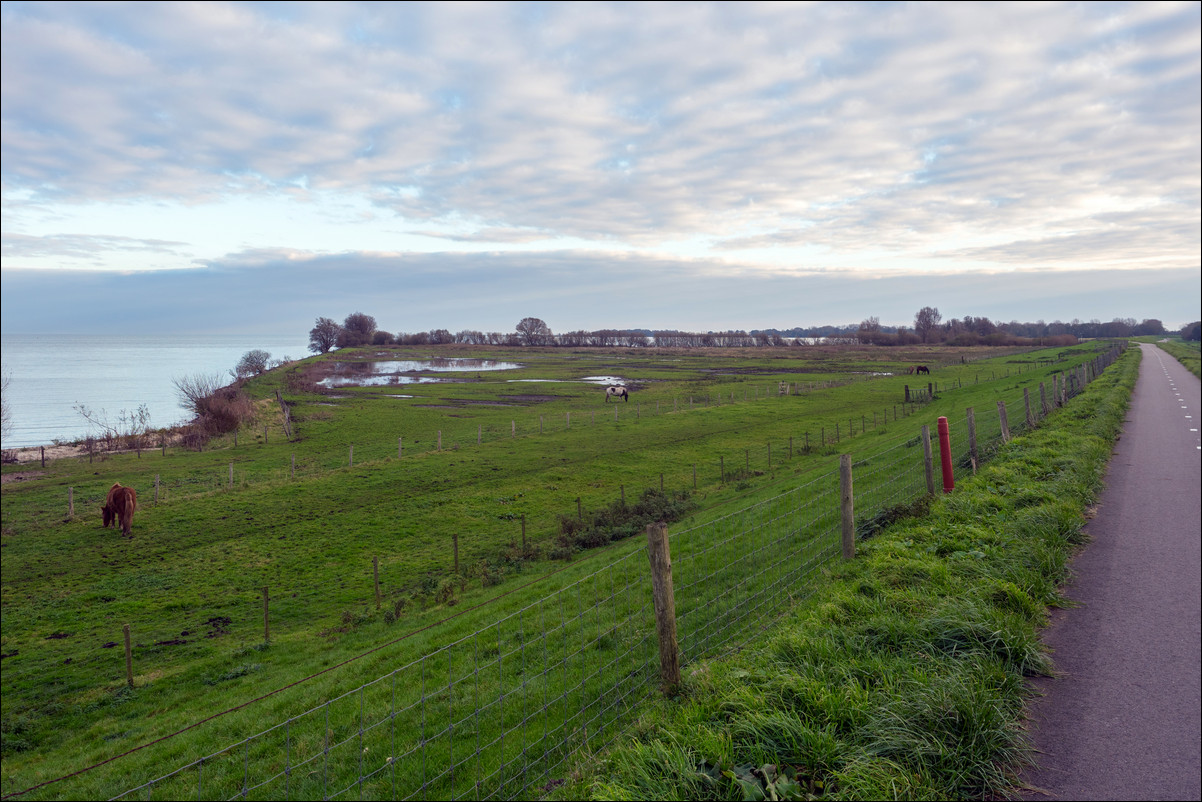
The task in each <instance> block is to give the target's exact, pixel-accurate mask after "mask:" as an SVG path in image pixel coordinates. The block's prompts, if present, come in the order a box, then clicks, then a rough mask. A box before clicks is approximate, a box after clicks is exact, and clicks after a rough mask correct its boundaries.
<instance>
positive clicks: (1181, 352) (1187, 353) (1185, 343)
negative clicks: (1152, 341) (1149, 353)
mask: <svg viewBox="0 0 1202 802" xmlns="http://www.w3.org/2000/svg"><path fill="white" fill-rule="evenodd" d="M1156 344H1157V345H1158V346H1160V348H1161V350H1162V351H1165V352H1167V353H1168V354H1169V355H1171V356H1172V357H1173V358H1174V359H1176V360H1177V361H1178V362H1180V363H1181V364H1182V365H1185V367H1186V369H1187V370H1189V372H1190V373H1192V374H1194V375H1195V376H1197V377H1199V378H1202V373H1200V372H1199V371H1200V370H1202V355H1200V353H1199V347H1198V345H1199V344H1198V341H1197V340H1166V339H1158V340H1157V341H1156Z"/></svg>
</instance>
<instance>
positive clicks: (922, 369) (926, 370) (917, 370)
mask: <svg viewBox="0 0 1202 802" xmlns="http://www.w3.org/2000/svg"><path fill="white" fill-rule="evenodd" d="M914 372H915V373H925V374H927V375H928V376H929V375H931V369H930V368H928V367H927V366H926V365H915V366H914Z"/></svg>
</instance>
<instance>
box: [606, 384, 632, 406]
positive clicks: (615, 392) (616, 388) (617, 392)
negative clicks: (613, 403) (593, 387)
mask: <svg viewBox="0 0 1202 802" xmlns="http://www.w3.org/2000/svg"><path fill="white" fill-rule="evenodd" d="M611 398H620V399H622V400H623V401H629V400H630V393H629V392H627V391H626V388H625V387H623V386H621V385H620V384H611V385H610V386H608V387H606V388H605V403H607V404H608V403H609V399H611Z"/></svg>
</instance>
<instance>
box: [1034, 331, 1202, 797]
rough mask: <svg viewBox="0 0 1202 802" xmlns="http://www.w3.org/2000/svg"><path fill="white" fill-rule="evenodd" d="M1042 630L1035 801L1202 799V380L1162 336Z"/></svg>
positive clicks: (1144, 366) (1145, 363)
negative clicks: (1052, 672) (1063, 599)
mask: <svg viewBox="0 0 1202 802" xmlns="http://www.w3.org/2000/svg"><path fill="white" fill-rule="evenodd" d="M1140 348H1142V349H1143V360H1142V363H1141V366H1140V372H1139V379H1138V382H1137V384H1136V387H1135V392H1134V394H1133V395H1132V398H1131V407H1130V410H1129V412H1128V415H1127V421H1126V424H1125V426H1124V428H1123V433H1122V436H1121V438H1120V439H1119V441H1118V443H1117V444H1116V447H1115V450H1114V454H1113V457H1112V459H1111V462H1110V466H1109V468H1108V471H1107V475H1106V487H1105V490H1104V491H1103V493H1102V495H1101V498H1100V502H1099V504H1098V509H1097V515H1096V516H1095V517H1094V518H1093V520H1091V521H1090V522H1089V524H1088V526H1087V527H1086V531H1088V532H1089V534H1090V536H1091V537H1092V538H1093V540H1092V542H1091V543H1090V544H1089V545H1088V546H1087V547H1086V548H1085V549H1084V550H1083V551H1082V552H1081V553H1080V554H1079V555H1078V556H1077V557H1076V558H1075V559H1074V560H1073V563H1072V569H1073V579H1072V582H1071V583H1070V585H1069V586H1068V588H1067V596H1068V597H1069V598H1070V599H1072V600H1074V601H1075V602H1077V603H1078V604H1079V605H1080V606H1079V607H1077V608H1072V609H1066V610H1057V611H1055V613H1054V615H1053V618H1052V623H1051V626H1050V627H1049V628H1048V629H1047V630H1046V631H1045V633H1044V641H1045V642H1046V643H1047V644H1048V645H1049V646H1050V647H1051V648H1052V650H1053V653H1052V656H1053V659H1054V660H1055V664H1056V669H1057V673H1058V676H1057V677H1056V678H1054V679H1039V680H1036V681H1035V682H1034V683H1033V684H1034V685H1035V688H1036V691H1037V692H1039V693H1042V694H1043V696H1042V697H1040V698H1037V699H1036V700H1035V701H1034V702H1032V703H1031V705H1030V706H1029V708H1028V712H1029V714H1030V717H1031V722H1030V726H1031V735H1032V738H1033V741H1034V744H1035V747H1036V749H1037V750H1038V753H1039V754H1038V756H1037V757H1038V760H1039V764H1040V766H1039V768H1038V769H1036V770H1031V771H1028V772H1027V773H1025V774H1024V775H1023V778H1022V779H1023V782H1024V783H1025V784H1026V786H1027V789H1026V790H1025V791H1024V792H1023V794H1022V797H1023V798H1024V799H1049V798H1050V799H1122V800H1127V799H1130V800H1136V799H1189V800H1197V799H1200V798H1202V782H1200V780H1199V778H1200V776H1202V756H1200V743H1202V734H1200V724H1199V719H1200V713H1202V696H1200V690H1199V687H1200V684H1202V680H1200V676H1202V658H1200V656H1199V631H1200V623H1199V610H1200V609H1202V603H1200V598H1199V574H1200V565H1202V558H1200V555H1199V548H1198V545H1199V536H1200V532H1202V521H1200V518H1199V499H1200V498H1202V489H1200V488H1202V476H1200V474H1199V465H1200V455H1202V440H1200V438H1199V431H1198V430H1199V428H1200V426H1199V424H1202V394H1200V392H1199V387H1200V384H1199V381H1198V379H1197V378H1195V377H1194V376H1193V374H1191V373H1190V372H1189V371H1187V370H1186V369H1185V368H1184V367H1182V366H1181V364H1180V363H1179V362H1177V361H1176V360H1175V359H1173V358H1172V357H1171V356H1169V355H1168V354H1167V353H1165V352H1163V351H1161V350H1160V349H1159V348H1157V347H1156V346H1154V345H1146V344H1145V345H1140Z"/></svg>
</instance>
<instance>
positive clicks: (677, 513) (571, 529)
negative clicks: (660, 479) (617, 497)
mask: <svg viewBox="0 0 1202 802" xmlns="http://www.w3.org/2000/svg"><path fill="white" fill-rule="evenodd" d="M696 506H697V505H696V503H695V502H694V501H692V499H691V498H690V494H689V492H688V491H687V490H678V491H663V490H647V491H644V493H643V494H642V495H641V496H640V497H639V499H638V501H636V502H635V503H634V505H633V506H630V505H623V504H622V502H621V501H615V502H613V503H612V504H610V505H609V506H608V507H604V508H602V509H600V510H597V511H596V512H592V513H589V515H588V519H587V521H581V520H580V519H578V518H573V517H571V516H568V515H561V516H559V536H558V537H557V538H556V544H557V545H556V547H555V548H554V549H552V551H551V557H552V559H567V558H569V557H571V556H572V555H573V554H574V553H576V552H577V551H580V550H582V549H595V548H599V547H601V546H605V545H607V544H609V543H613V542H614V541H617V540H623V539H625V538H628V537H630V536H631V535H637V534H638V533H639V532H642V531H643V530H644V529H646V528H647V525H648V524H653V523H657V522H660V521H662V522H664V523H671V522H672V521H676V520H679V519H681V518H683V517H684V516H686V515H688V514H689V513H690V512H692V511H693V509H694V508H695V507H696Z"/></svg>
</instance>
